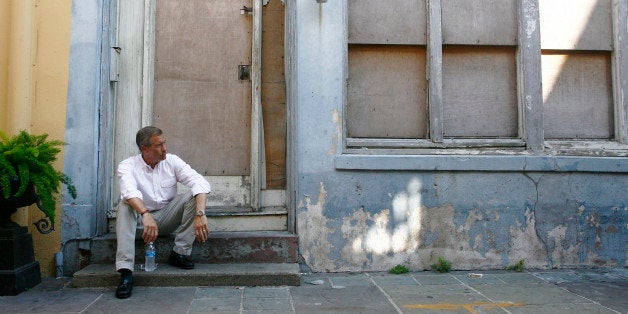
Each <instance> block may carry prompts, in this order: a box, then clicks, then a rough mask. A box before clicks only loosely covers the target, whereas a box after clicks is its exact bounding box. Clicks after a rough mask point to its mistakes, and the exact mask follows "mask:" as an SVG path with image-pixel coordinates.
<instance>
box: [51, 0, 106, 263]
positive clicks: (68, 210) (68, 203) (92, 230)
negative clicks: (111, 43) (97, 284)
mask: <svg viewBox="0 0 628 314" xmlns="http://www.w3.org/2000/svg"><path fill="white" fill-rule="evenodd" d="M103 3H108V1H73V3H72V34H71V47H70V70H69V76H70V78H69V83H68V97H67V114H66V115H67V117H66V131H65V141H66V142H67V143H68V145H67V146H66V148H65V157H64V158H65V159H64V160H65V166H64V170H63V171H64V172H65V173H66V174H67V175H68V176H70V177H71V178H72V180H73V181H74V184H75V186H76V188H77V193H78V196H77V198H76V199H72V198H71V197H69V196H68V195H67V192H65V193H66V194H64V196H63V199H62V210H63V216H62V217H61V223H62V226H61V232H62V233H61V253H62V254H63V264H64V275H71V274H72V273H73V272H74V271H76V270H78V269H79V267H80V264H81V263H83V262H87V257H86V256H82V255H81V253H80V252H81V250H84V251H85V252H86V251H88V250H89V249H90V241H89V239H91V238H93V237H94V236H96V235H97V232H98V231H97V221H98V219H99V218H100V216H102V217H103V218H104V215H103V214H102V209H100V208H98V206H97V204H98V196H99V190H102V187H99V186H98V162H99V161H98V156H99V153H98V152H99V148H98V143H99V127H100V122H101V119H100V108H101V103H102V101H103V100H102V98H103V97H102V92H103V87H102V83H101V78H102V72H101V65H102V61H103V60H102V59H103V56H102V39H103ZM106 14H108V12H107V13H106ZM105 88H108V87H105ZM105 90H106V89H105ZM105 105H106V104H105Z"/></svg>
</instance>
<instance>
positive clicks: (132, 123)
mask: <svg viewBox="0 0 628 314" xmlns="http://www.w3.org/2000/svg"><path fill="white" fill-rule="evenodd" d="M252 1H253V12H252V17H243V18H252V19H253V23H252V28H253V30H252V45H251V53H252V57H251V96H252V97H251V158H250V182H251V191H250V193H251V195H250V196H251V197H250V200H251V204H250V205H251V207H252V208H253V210H258V209H260V206H261V202H260V200H261V192H262V189H264V188H265V181H266V178H265V172H266V167H265V159H266V158H265V153H264V151H265V149H264V134H263V120H262V104H261V103H262V102H261V51H262V49H261V47H262V14H261V12H262V0H252ZM116 7H117V14H116V16H117V30H116V33H117V34H116V36H115V42H114V43H113V44H112V48H111V60H110V66H111V70H110V73H111V74H110V81H112V82H118V83H117V84H114V85H115V92H114V93H115V97H114V98H115V100H114V104H113V106H114V121H113V128H114V130H113V133H114V134H113V138H114V139H113V143H112V144H113V151H114V153H113V163H112V166H114V167H115V165H117V164H118V163H119V162H120V161H122V160H124V159H125V158H127V157H128V156H131V155H134V154H136V153H137V150H136V149H137V148H136V147H135V133H136V132H137V130H139V129H140V128H141V127H142V126H146V125H150V124H152V122H153V121H152V120H153V119H152V114H153V90H154V61H155V13H156V0H144V1H124V0H122V1H121V0H117V6H116ZM239 9H240V8H239V7H235V6H234V10H239ZM120 82H124V83H123V84H120ZM112 183H113V189H111V191H112V193H111V200H112V202H111V204H115V203H116V200H115V197H116V195H119V187H118V183H117V182H116V181H115V180H114V181H113V182H112ZM289 229H290V228H289Z"/></svg>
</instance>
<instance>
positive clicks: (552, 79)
mask: <svg viewBox="0 0 628 314" xmlns="http://www.w3.org/2000/svg"><path fill="white" fill-rule="evenodd" d="M542 60H543V62H542V66H543V104H544V105H543V124H544V130H545V138H546V139H611V138H613V133H614V131H613V130H614V124H613V96H612V82H611V58H610V53H608V52H587V53H584V52H579V53H578V52H571V53H565V52H555V53H550V52H545V53H544V54H543V56H542Z"/></svg>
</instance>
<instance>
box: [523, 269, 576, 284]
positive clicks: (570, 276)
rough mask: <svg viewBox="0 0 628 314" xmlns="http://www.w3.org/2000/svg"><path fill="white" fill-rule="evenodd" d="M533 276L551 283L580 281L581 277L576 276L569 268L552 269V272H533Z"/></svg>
mask: <svg viewBox="0 0 628 314" xmlns="http://www.w3.org/2000/svg"><path fill="white" fill-rule="evenodd" d="M534 275H535V276H537V277H539V278H541V279H543V280H545V281H548V282H553V283H560V282H572V281H581V280H582V277H580V276H578V275H577V274H576V273H574V272H573V271H571V270H565V271H562V270H561V271H553V272H535V273H534Z"/></svg>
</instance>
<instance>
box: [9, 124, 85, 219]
mask: <svg viewBox="0 0 628 314" xmlns="http://www.w3.org/2000/svg"><path fill="white" fill-rule="evenodd" d="M47 138H48V134H42V135H31V134H29V133H28V132H26V131H21V132H20V133H19V134H17V135H15V136H13V137H8V136H6V135H5V134H4V133H2V132H0V188H2V195H0V201H2V199H8V198H9V197H20V196H21V195H22V194H24V192H25V191H26V189H27V188H28V186H29V185H30V184H32V185H33V186H34V187H35V191H36V193H37V195H38V196H39V200H40V201H41V208H40V209H41V210H42V211H43V212H44V215H46V217H48V218H49V219H50V221H51V222H52V223H53V224H54V217H55V203H56V197H55V196H56V195H57V194H58V193H59V185H60V183H63V184H65V185H66V186H67V189H68V192H69V193H70V195H71V196H72V198H76V187H75V186H74V185H73V184H72V179H71V178H70V177H68V176H67V175H65V174H64V173H62V172H60V171H57V170H55V169H54V168H53V166H52V163H53V162H54V161H55V160H56V159H57V154H58V153H59V152H60V151H61V149H60V148H59V147H60V146H63V145H65V143H64V142H63V141H58V140H47ZM16 179H17V180H19V187H18V188H17V190H15V189H13V190H12V189H11V181H14V180H16Z"/></svg>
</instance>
